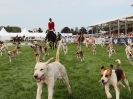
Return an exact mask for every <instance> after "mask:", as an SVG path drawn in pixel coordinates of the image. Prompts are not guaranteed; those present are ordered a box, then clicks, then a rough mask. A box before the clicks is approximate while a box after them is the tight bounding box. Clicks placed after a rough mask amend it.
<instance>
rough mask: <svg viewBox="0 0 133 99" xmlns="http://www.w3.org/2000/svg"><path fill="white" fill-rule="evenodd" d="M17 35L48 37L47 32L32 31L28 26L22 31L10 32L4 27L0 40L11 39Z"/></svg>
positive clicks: (38, 38) (38, 37)
mask: <svg viewBox="0 0 133 99" xmlns="http://www.w3.org/2000/svg"><path fill="white" fill-rule="evenodd" d="M16 36H21V37H23V36H25V37H28V38H35V39H37V40H40V39H44V38H45V37H46V33H37V32H36V33H30V32H28V31H27V29H26V28H24V29H23V30H22V32H21V33H8V32H7V31H6V30H5V29H4V28H2V29H1V31H0V40H1V41H5V40H11V38H12V37H16Z"/></svg>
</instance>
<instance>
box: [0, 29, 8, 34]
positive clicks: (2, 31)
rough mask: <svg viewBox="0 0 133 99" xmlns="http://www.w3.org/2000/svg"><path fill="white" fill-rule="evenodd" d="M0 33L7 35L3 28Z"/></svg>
mask: <svg viewBox="0 0 133 99" xmlns="http://www.w3.org/2000/svg"><path fill="white" fill-rule="evenodd" d="M0 33H3V34H5V33H8V32H7V31H6V30H5V28H2V29H1V31H0Z"/></svg>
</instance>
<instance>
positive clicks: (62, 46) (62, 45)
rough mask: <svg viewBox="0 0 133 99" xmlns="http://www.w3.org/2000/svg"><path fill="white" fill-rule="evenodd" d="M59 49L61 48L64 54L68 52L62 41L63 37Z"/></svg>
mask: <svg viewBox="0 0 133 99" xmlns="http://www.w3.org/2000/svg"><path fill="white" fill-rule="evenodd" d="M60 42H61V50H63V52H64V54H65V55H66V54H67V52H68V47H67V44H66V42H65V41H63V39H61V41H60Z"/></svg>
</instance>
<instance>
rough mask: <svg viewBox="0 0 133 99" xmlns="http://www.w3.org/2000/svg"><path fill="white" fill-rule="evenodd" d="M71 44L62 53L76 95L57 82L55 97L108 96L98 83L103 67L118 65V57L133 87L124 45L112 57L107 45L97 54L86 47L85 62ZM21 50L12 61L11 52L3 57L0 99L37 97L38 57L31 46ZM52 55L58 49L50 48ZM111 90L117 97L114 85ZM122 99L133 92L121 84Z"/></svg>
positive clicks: (100, 98) (85, 98) (92, 98)
mask: <svg viewBox="0 0 133 99" xmlns="http://www.w3.org/2000/svg"><path fill="white" fill-rule="evenodd" d="M68 47H69V52H68V54H67V55H66V56H64V54H63V53H62V52H61V55H60V59H61V62H62V63H63V64H64V65H65V67H66V69H67V72H68V76H69V79H70V84H71V87H72V91H73V94H72V96H69V95H68V93H67V89H66V87H64V85H63V83H61V82H60V81H57V82H56V85H55V92H54V99H106V95H105V92H104V88H103V86H102V85H100V84H99V82H98V81H99V79H100V75H99V72H100V67H101V66H102V65H104V66H105V67H108V66H109V65H110V64H115V62H114V60H115V59H117V58H119V59H120V60H121V61H122V66H121V67H122V69H123V70H124V71H125V72H126V74H127V75H128V79H129V83H130V86H131V90H133V66H131V65H130V64H129V63H128V60H127V59H126V55H125V52H124V46H116V48H117V54H114V55H113V56H112V57H111V58H110V59H109V58H108V55H107V53H106V50H105V48H102V47H100V46H98V47H97V55H92V52H90V51H89V50H88V49H87V48H85V47H84V46H83V51H84V54H85V61H84V62H79V61H77V59H76V55H75V53H76V51H75V49H76V47H75V45H73V44H71V45H69V46H68ZM21 52H22V53H21V54H20V55H19V56H18V57H17V59H16V60H15V61H13V62H12V63H10V62H9V59H8V57H7V55H4V56H2V57H0V99H35V96H36V88H37V86H36V82H35V80H34V78H33V72H34V66H35V57H34V54H33V51H32V49H31V48H29V47H22V50H21ZM52 56H55V50H54V51H53V50H50V56H48V58H49V57H52ZM48 58H47V59H48ZM111 93H112V95H113V99H115V92H114V89H113V88H111ZM42 99H47V88H46V87H44V89H43V94H42ZM120 99H133V92H131V93H129V92H128V90H127V89H126V88H122V87H121V95H120Z"/></svg>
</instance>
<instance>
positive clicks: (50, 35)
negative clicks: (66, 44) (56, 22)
mask: <svg viewBox="0 0 133 99" xmlns="http://www.w3.org/2000/svg"><path fill="white" fill-rule="evenodd" d="M45 40H46V41H48V42H50V43H49V45H50V48H51V49H54V48H56V44H57V36H56V34H55V33H54V32H53V31H48V33H47V35H46V38H45Z"/></svg>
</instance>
